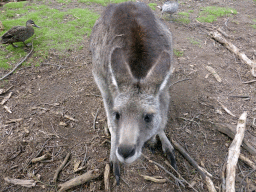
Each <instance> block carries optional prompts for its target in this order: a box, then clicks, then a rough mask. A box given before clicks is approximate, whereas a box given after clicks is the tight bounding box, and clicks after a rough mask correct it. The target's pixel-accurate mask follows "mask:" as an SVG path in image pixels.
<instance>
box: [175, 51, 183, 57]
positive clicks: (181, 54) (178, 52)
mask: <svg viewBox="0 0 256 192" xmlns="http://www.w3.org/2000/svg"><path fill="white" fill-rule="evenodd" d="M173 53H174V55H175V56H176V57H182V56H183V55H184V51H180V50H178V49H173Z"/></svg>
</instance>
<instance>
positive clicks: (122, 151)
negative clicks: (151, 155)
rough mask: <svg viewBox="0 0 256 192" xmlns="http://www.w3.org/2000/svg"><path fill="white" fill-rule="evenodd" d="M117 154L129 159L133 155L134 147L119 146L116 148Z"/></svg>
mask: <svg viewBox="0 0 256 192" xmlns="http://www.w3.org/2000/svg"><path fill="white" fill-rule="evenodd" d="M118 153H119V155H121V156H122V157H123V158H124V159H126V158H128V157H131V156H133V155H134V154H135V146H130V145H120V146H119V147H118Z"/></svg>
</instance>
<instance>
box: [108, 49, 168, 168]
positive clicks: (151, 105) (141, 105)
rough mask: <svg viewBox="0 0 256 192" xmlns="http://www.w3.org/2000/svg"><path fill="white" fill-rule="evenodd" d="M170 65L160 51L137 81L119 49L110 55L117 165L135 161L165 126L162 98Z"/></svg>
mask: <svg viewBox="0 0 256 192" xmlns="http://www.w3.org/2000/svg"><path fill="white" fill-rule="evenodd" d="M170 61H171V56H170V54H169V53H167V52H165V51H163V52H162V53H161V54H160V56H159V57H158V58H157V59H156V61H155V62H154V64H153V65H152V66H151V67H150V69H145V70H147V72H146V73H145V72H144V74H146V75H145V76H144V77H143V78H140V79H138V78H135V77H134V76H133V73H132V70H131V68H130V66H129V64H128V63H127V62H126V59H125V58H124V54H123V50H122V49H121V48H115V49H113V51H112V53H111V58H110V60H109V62H110V65H109V66H110V72H111V86H112V90H113V97H114V100H113V109H112V111H113V114H112V119H113V122H114V127H113V130H114V131H113V132H114V133H113V134H116V138H117V139H116V156H117V158H118V160H119V161H120V162H124V163H132V162H133V161H135V160H136V159H137V158H138V157H139V156H140V154H141V150H142V147H143V145H144V143H145V142H146V141H148V140H149V139H150V138H151V137H153V136H155V135H156V134H157V133H158V131H159V129H160V128H161V126H163V124H165V123H163V121H164V120H166V114H167V110H168V104H169V98H167V99H163V98H162V97H168V96H167V95H168V94H166V93H168V87H169V78H170V75H171V62H170ZM165 101H166V102H165ZM111 134H112V133H111Z"/></svg>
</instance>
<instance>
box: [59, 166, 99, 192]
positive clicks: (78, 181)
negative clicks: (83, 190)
mask: <svg viewBox="0 0 256 192" xmlns="http://www.w3.org/2000/svg"><path fill="white" fill-rule="evenodd" d="M99 176H100V171H99V169H94V170H90V171H88V172H86V173H84V174H83V175H80V176H78V177H75V178H73V179H71V180H69V181H67V182H65V183H62V184H59V187H60V189H59V190H58V192H63V191H66V190H68V189H71V188H72V187H75V186H78V185H82V184H84V183H85V182H88V181H90V180H92V179H96V178H97V177H99Z"/></svg>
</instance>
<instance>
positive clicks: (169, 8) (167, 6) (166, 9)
mask: <svg viewBox="0 0 256 192" xmlns="http://www.w3.org/2000/svg"><path fill="white" fill-rule="evenodd" d="M178 9H179V3H178V2H177V0H176V1H166V2H165V3H164V4H163V6H162V15H163V13H168V14H170V17H171V16H172V14H173V13H175V12H176V11H177V10H178Z"/></svg>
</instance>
